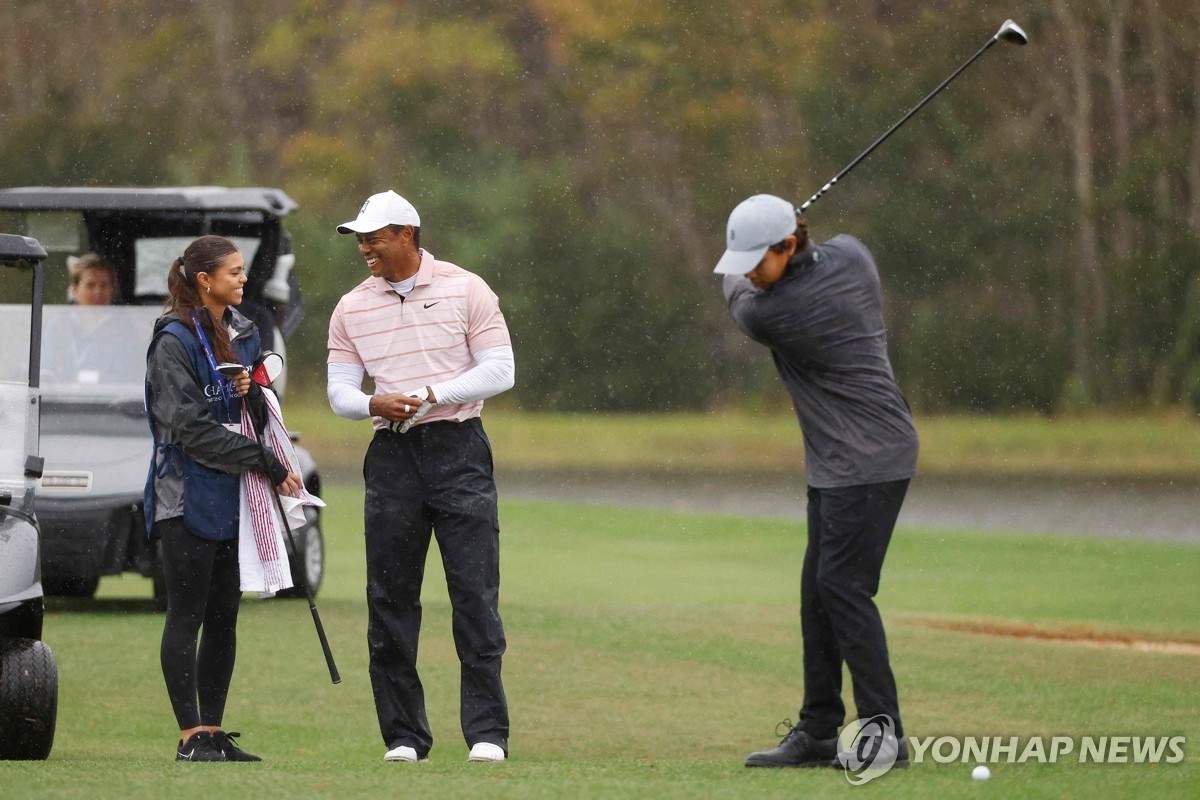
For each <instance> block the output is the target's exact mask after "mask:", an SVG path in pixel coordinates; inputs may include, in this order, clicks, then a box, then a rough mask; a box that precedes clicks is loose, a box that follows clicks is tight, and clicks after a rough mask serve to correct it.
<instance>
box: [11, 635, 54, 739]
mask: <svg viewBox="0 0 1200 800" xmlns="http://www.w3.org/2000/svg"><path fill="white" fill-rule="evenodd" d="M57 719H58V665H57V663H56V662H55V660H54V653H53V652H51V650H50V647H49V646H48V645H47V644H46V643H45V642H40V641H37V640H36V639H0V759H4V760H11V761H41V760H45V759H46V758H48V757H49V756H50V748H51V747H53V746H54V726H55V722H56V720H57Z"/></svg>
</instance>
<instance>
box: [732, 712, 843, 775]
mask: <svg viewBox="0 0 1200 800" xmlns="http://www.w3.org/2000/svg"><path fill="white" fill-rule="evenodd" d="M780 725H782V726H786V728H787V733H786V734H784V737H783V740H782V741H780V742H779V746H778V747H775V748H774V749H771V750H765V751H763V752H761V753H751V754H750V755H749V756H748V757H747V758H746V766H747V767H836V766H839V765H838V758H837V755H838V752H837V750H838V740H837V737H834V738H833V739H814V738H813V737H812V736H809V735H808V733H806V732H805V731H802V730H800V729H799V728H793V727H792V723H791V722H790V721H788V720H784V721H783V722H781V723H780ZM775 732H776V733H778V732H779V728H778V726H777V727H776V729H775Z"/></svg>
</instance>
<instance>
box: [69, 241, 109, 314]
mask: <svg viewBox="0 0 1200 800" xmlns="http://www.w3.org/2000/svg"><path fill="white" fill-rule="evenodd" d="M67 272H68V273H69V274H70V276H71V290H70V301H71V302H72V303H75V304H77V305H81V306H107V305H110V304H111V303H112V301H113V297H114V295H116V292H117V268H116V267H114V266H113V265H112V262H111V261H109V260H108V259H107V258H105V257H104V256H102V255H100V254H99V253H88V254H87V255H85V256H83V257H82V258H75V257H73V256H69V257H68V258H67Z"/></svg>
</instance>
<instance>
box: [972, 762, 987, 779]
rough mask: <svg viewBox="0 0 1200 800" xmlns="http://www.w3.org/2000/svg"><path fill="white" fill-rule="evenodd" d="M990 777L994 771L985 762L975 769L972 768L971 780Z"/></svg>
mask: <svg viewBox="0 0 1200 800" xmlns="http://www.w3.org/2000/svg"><path fill="white" fill-rule="evenodd" d="M990 777H992V771H991V770H990V769H988V768H987V767H985V766H984V765H983V764H980V765H979V766H977V767H976V768H975V769H973V770H971V780H975V781H986V780H987V779H988V778H990Z"/></svg>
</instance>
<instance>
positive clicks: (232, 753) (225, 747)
mask: <svg viewBox="0 0 1200 800" xmlns="http://www.w3.org/2000/svg"><path fill="white" fill-rule="evenodd" d="M239 736H241V734H240V733H236V732H234V731H217V732H216V733H214V734H213V735H212V738H213V742H214V743H215V744H216V745H217V747H219V748H221V752H222V753H224V754H225V760H226V761H262V759H261V758H259V757H258V756H256V755H251V754H250V753H247V752H246V751H245V750H243V749H242V748H240V747H238V745H237V742H235V741H234V739H236V738H237V737H239Z"/></svg>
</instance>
